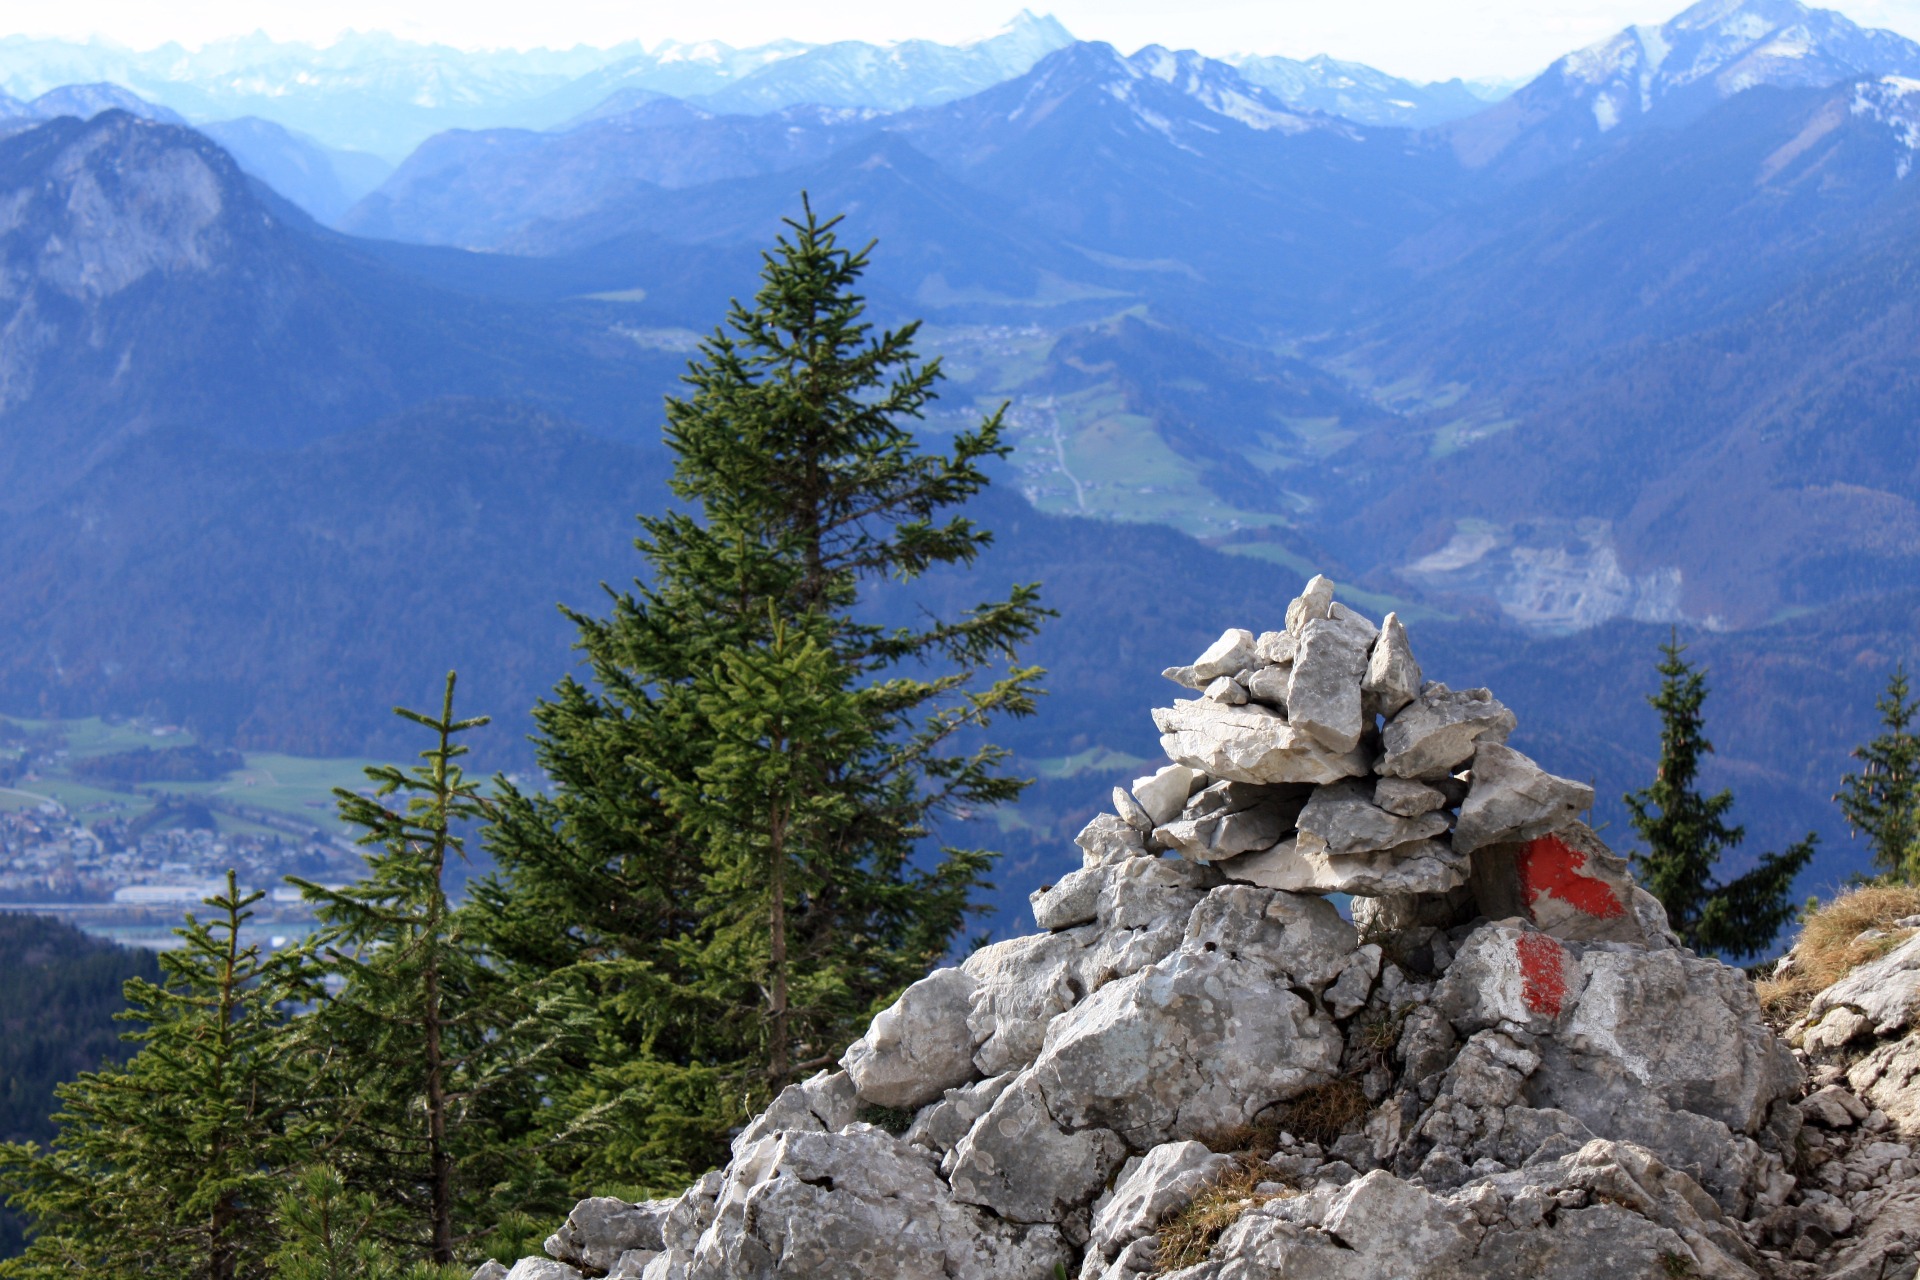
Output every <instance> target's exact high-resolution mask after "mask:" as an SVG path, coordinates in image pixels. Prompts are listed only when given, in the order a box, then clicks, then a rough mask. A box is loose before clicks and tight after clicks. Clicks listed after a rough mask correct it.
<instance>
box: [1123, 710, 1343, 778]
mask: <svg viewBox="0 0 1920 1280" xmlns="http://www.w3.org/2000/svg"><path fill="white" fill-rule="evenodd" d="M1153 722H1154V724H1155V725H1157V726H1158V727H1159V729H1160V749H1161V750H1162V751H1164V752H1166V753H1167V757H1168V758H1169V759H1171V760H1173V761H1175V762H1176V763H1179V764H1183V765H1186V766H1188V767H1189V768H1192V769H1197V770H1199V771H1200V772H1201V773H1204V774H1206V775H1207V776H1209V777H1212V778H1226V779H1229V780H1231V781H1234V782H1264V783H1276V782H1307V783H1323V782H1337V781H1339V780H1340V779H1341V778H1353V777H1359V776H1360V775H1361V774H1364V773H1365V772H1366V771H1367V769H1368V767H1369V761H1368V759H1367V757H1366V755H1365V753H1364V752H1362V751H1361V750H1359V749H1358V748H1355V749H1354V750H1351V751H1336V750H1333V749H1332V748H1330V747H1327V746H1325V745H1324V744H1323V743H1321V742H1320V741H1319V740H1318V739H1317V738H1315V737H1314V736H1313V735H1311V734H1309V733H1306V732H1304V731H1302V730H1299V729H1296V728H1294V726H1293V725H1291V724H1289V723H1288V721H1287V718H1286V717H1285V716H1283V715H1281V714H1280V713H1278V712H1277V711H1273V710H1271V709H1269V708H1267V707H1263V706H1260V705H1259V704H1257V703H1248V704H1247V705H1245V706H1240V707H1229V706H1227V705H1225V704H1224V703H1219V702H1210V701H1208V700H1206V699H1204V698H1200V699H1192V700H1186V701H1180V702H1175V703H1174V704H1173V705H1172V706H1171V707H1157V708H1155V709H1154V713H1153ZM1135 794H1136V795H1137V794H1138V792H1136V793H1135Z"/></svg>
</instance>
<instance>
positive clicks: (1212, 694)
mask: <svg viewBox="0 0 1920 1280" xmlns="http://www.w3.org/2000/svg"><path fill="white" fill-rule="evenodd" d="M1200 696H1201V697H1203V698H1206V699H1208V700H1209V701H1212V702H1218V703H1221V704H1223V705H1225V706H1229V707H1239V706H1244V705H1246V701H1247V691H1246V690H1245V689H1243V688H1241V687H1240V682H1239V681H1238V680H1235V679H1234V678H1233V677H1232V676H1221V677H1220V678H1219V679H1217V680H1215V681H1213V683H1211V684H1209V685H1208V686H1207V687H1206V690H1205V692H1203V693H1202V694H1201V695H1200Z"/></svg>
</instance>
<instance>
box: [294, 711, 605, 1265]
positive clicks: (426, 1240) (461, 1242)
mask: <svg viewBox="0 0 1920 1280" xmlns="http://www.w3.org/2000/svg"><path fill="white" fill-rule="evenodd" d="M454 684H455V678H454V676H453V674H451V673H449V674H448V676H447V682H446V688H445V693H444V696H443V700H442V704H441V709H440V713H439V715H438V716H428V715H422V714H421V713H419V712H416V711H409V710H406V709H404V708H397V709H396V711H395V714H397V715H399V716H400V717H401V718H402V719H405V720H408V721H410V722H412V723H414V724H416V725H419V726H421V727H422V728H424V729H426V730H427V731H428V733H429V734H430V735H431V736H432V737H431V743H430V745H429V746H428V747H427V748H426V749H425V750H424V751H422V752H421V753H420V754H421V758H422V759H423V760H424V761H425V763H424V764H422V765H417V766H415V767H414V768H412V769H404V770H403V769H400V768H398V767H396V766H392V765H380V766H375V767H372V768H369V769H367V770H366V773H367V777H368V778H369V779H370V780H372V781H373V783H374V784H375V787H374V794H373V795H371V796H367V795H361V794H358V793H356V792H352V791H348V790H346V789H344V788H340V789H337V790H336V791H335V793H334V794H335V796H336V797H337V798H338V801H339V808H340V816H341V817H342V818H343V819H344V820H345V821H347V822H348V823H350V824H352V825H354V826H357V827H360V828H361V829H362V835H361V836H360V840H359V842H360V843H361V844H363V845H366V846H368V847H369V848H370V850H371V852H370V853H369V854H368V856H367V873H366V876H365V878H364V879H362V880H361V881H359V882H358V883H356V884H353V885H350V886H348V887H346V888H344V889H337V890H336V889H329V888H326V887H324V886H321V885H317V884H313V883H311V882H308V881H303V880H294V881H293V883H295V884H297V885H298V886H299V887H300V888H301V890H302V891H303V892H304V893H305V894H306V896H307V898H308V900H309V901H311V902H313V903H314V904H315V906H316V908H317V910H316V915H317V916H318V917H319V920H320V923H321V926H322V927H321V931H320V933H319V935H318V945H319V946H320V947H321V949H322V953H323V956H324V959H325V961H326V964H327V966H328V969H329V970H330V974H331V976H332V977H333V978H334V979H335V980H336V983H337V985H338V990H337V992H336V993H335V994H333V995H332V996H331V997H329V998H328V999H327V1000H326V1001H325V1002H323V1003H322V1004H321V1006H320V1008H319V1009H318V1010H317V1012H316V1013H315V1014H314V1015H313V1016H312V1017H310V1018H308V1019H305V1020H304V1028H305V1030H306V1032H307V1033H308V1035H309V1036H310V1037H311V1038H312V1040H313V1042H314V1043H316V1044H317V1045H319V1046H320V1047H321V1049H322V1051H323V1052H324V1054H325V1057H326V1060H327V1061H328V1062H329V1064H330V1065H331V1068H332V1069H331V1070H329V1071H328V1072H326V1079H327V1080H328V1081H329V1082H330V1083H331V1084H332V1085H333V1086H334V1092H333V1093H332V1094H330V1095H329V1097H328V1101H329V1103H330V1106H329V1119H330V1124H331V1126H332V1129H331V1132H330V1134H329V1140H328V1143H327V1147H326V1151H325V1153H324V1154H325V1156H326V1158H327V1159H328V1160H329V1161H330V1163H331V1165H332V1167H333V1168H334V1169H335V1170H337V1171H338V1174H339V1176H341V1177H342V1178H344V1179H345V1181H346V1184H347V1185H348V1186H349V1187H351V1188H352V1189H353V1190H354V1191H355V1192H358V1193H362V1194H371V1195H372V1196H373V1197H375V1198H376V1199H377V1201H378V1202H379V1203H380V1204H382V1205H383V1206H386V1207H388V1208H389V1209H391V1210H393V1211H394V1213H393V1214H392V1215H391V1217H390V1218H389V1219H387V1220H386V1221H387V1222H389V1223H390V1224H391V1225H390V1226H389V1227H387V1228H386V1240H385V1243H386V1244H387V1245H389V1246H391V1247H392V1249H393V1250H394V1251H395V1256H397V1257H398V1258H399V1259H400V1260H401V1261H403V1262H411V1261H413V1260H416V1259H420V1258H422V1257H424V1259H425V1260H427V1261H430V1262H431V1263H433V1264H436V1265H444V1264H447V1263H451V1262H453V1261H455V1259H456V1257H457V1256H458V1254H459V1253H460V1251H461V1250H462V1249H463V1248H464V1246H466V1244H467V1243H468V1242H469V1241H470V1240H472V1239H473V1238H474V1237H475V1236H477V1235H478V1234H480V1233H482V1232H484V1231H486V1230H488V1229H490V1228H491V1227H492V1225H493V1223H494V1221H495V1220H496V1219H497V1218H498V1217H499V1216H500V1215H502V1214H504V1213H506V1212H508V1211H510V1210H512V1209H515V1208H522V1209H523V1208H526V1207H528V1206H529V1205H532V1204H537V1203H540V1202H541V1201H542V1200H544V1201H546V1202H547V1203H550V1204H553V1205H556V1206H557V1205H558V1204H559V1203H560V1202H561V1201H562V1200H563V1199H564V1197H563V1196H561V1195H560V1191H559V1187H558V1185H557V1184H555V1183H553V1182H551V1180H544V1181H543V1175H544V1166H543V1164H542V1161H541V1153H540V1152H538V1151H536V1150H535V1149H533V1148H532V1147H530V1146H528V1145H525V1144H524V1143H520V1142H516V1140H515V1135H525V1134H528V1133H533V1132H537V1131H538V1130H539V1129H540V1127H541V1123H542V1121H541V1117H540V1115H539V1113H540V1111H541V1110H542V1108H543V1107H544V1106H545V1105H546V1104H545V1093H546V1090H547V1088H548V1080H547V1076H548V1073H549V1072H551V1071H552V1070H554V1069H556V1068H557V1067H559V1066H560V1065H561V1064H562V1063H563V1060H564V1057H565V1055H566V1053H567V1052H568V1051H569V1050H575V1049H578V1048H579V1047H580V1045H581V1044H582V1043H584V1036H585V1034H586V1028H587V1016H586V1013H585V1010H584V1009H583V1008H582V1007H580V1005H579V1003H578V1001H577V999H576V998H575V997H574V996H573V995H572V993H571V992H569V991H568V990H567V989H565V988H555V987H551V986H543V985H541V984H539V983H531V984H520V983H516V982H515V981H513V980H512V979H510V978H509V977H508V976H507V975H505V974H504V973H502V972H501V971H500V970H499V969H498V968H497V967H496V966H495V965H494V964H493V963H492V962H491V959H490V957H489V956H488V955H487V954H486V951H485V948H484V946H483V945H482V944H481V943H480V942H479V941H478V940H477V938H476V937H475V935H474V933H473V931H472V930H471V929H470V928H468V926H467V922H466V919H465V917H464V916H462V915H461V914H460V913H459V912H457V911H456V910H455V909H454V906H453V903H452V901H451V899H450V898H449V896H448V893H447V885H446V877H447V872H448V870H449V863H450V862H451V861H452V860H453V859H455V858H460V857H464V856H465V836H464V835H463V834H462V829H463V828H464V827H465V826H467V825H470V824H472V823H475V822H477V821H479V820H481V819H482V818H484V817H485V816H486V813H487V808H488V806H487V802H486V799H485V797H484V796H483V795H482V793H481V790H480V785H479V784H478V783H477V782H475V781H473V780H472V779H469V778H468V777H467V776H466V774H465V773H464V771H463V770H462V768H461V766H460V764H459V760H460V758H461V757H462V756H464V755H465V754H466V753H467V747H466V746H465V745H464V744H462V743H460V742H458V741H456V739H457V738H458V737H459V736H460V735H461V734H463V733H466V732H468V731H469V730H472V729H475V728H478V727H479V726H481V725H483V724H486V723H487V719H486V717H484V716H481V717H475V718H472V719H465V720H460V719H455V718H454V714H453V694H454ZM390 797H403V798H404V804H395V803H391V802H390V801H389V798H390Z"/></svg>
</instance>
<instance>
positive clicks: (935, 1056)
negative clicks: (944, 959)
mask: <svg viewBox="0 0 1920 1280" xmlns="http://www.w3.org/2000/svg"><path fill="white" fill-rule="evenodd" d="M978 985H979V984H978V983H976V982H975V980H974V978H973V975H972V974H970V973H968V972H967V971H966V970H965V969H935V970H934V971H933V972H932V973H930V974H928V975H927V976H926V977H924V978H922V979H920V981H918V982H916V983H914V984H913V985H912V986H910V987H908V988H907V989H906V990H905V991H903V992H902V993H901V994H900V998H899V999H898V1000H895V1001H894V1002H893V1003H892V1004H890V1005H888V1006H887V1007H886V1008H885V1009H883V1010H881V1011H880V1013H879V1014H878V1015H877V1016H876V1017H875V1018H874V1020H873V1024H872V1025H871V1026H869V1027H868V1028H867V1034H866V1035H864V1036H862V1037H861V1038H860V1039H858V1040H856V1041H854V1042H853V1044H852V1045H851V1046H850V1047H849V1048H848V1049H847V1052H846V1055H845V1056H844V1057H842V1058H841V1060H840V1065H841V1066H843V1067H845V1068H846V1071H847V1075H848V1076H849V1077H851V1078H852V1080H853V1086H854V1089H855V1090H856V1091H858V1093H859V1095H860V1097H861V1098H862V1100H864V1101H866V1102H870V1103H873V1104H874V1105H875V1106H881V1107H898V1108H900V1109H902V1110H913V1109H916V1108H918V1107H922V1106H924V1105H926V1104H927V1103H929V1102H932V1101H933V1100H934V1099H935V1098H938V1097H939V1096H940V1095H941V1094H943V1093H945V1092H946V1091H947V1090H948V1089H952V1088H955V1087H956V1086H958V1085H963V1084H965V1083H967V1082H968V1081H969V1080H972V1079H973V1078H974V1068H973V1036H972V1033H971V1032H970V1030H969V1029H968V1023H967V1020H968V1016H969V1014H970V1012H971V1009H972V1001H973V992H974V988H975V987H976V986H978Z"/></svg>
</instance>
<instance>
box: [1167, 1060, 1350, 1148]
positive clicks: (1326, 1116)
mask: <svg viewBox="0 0 1920 1280" xmlns="http://www.w3.org/2000/svg"><path fill="white" fill-rule="evenodd" d="M1367 1110H1368V1107H1367V1095H1366V1093H1365V1091H1364V1090H1362V1089H1361V1088H1360V1082H1359V1081H1358V1080H1355V1079H1353V1078H1352V1077H1351V1076H1343V1077H1341V1078H1340V1079H1338V1080H1330V1081H1328V1082H1327V1083H1326V1084H1317V1085H1314V1086H1313V1087H1312V1088H1311V1089H1308V1090H1306V1091H1305V1092H1304V1093H1301V1094H1299V1095H1297V1096H1296V1097H1294V1098H1292V1099H1291V1100H1290V1101H1287V1102H1282V1103H1279V1104H1278V1105H1276V1106H1271V1107H1268V1108H1267V1109H1266V1110H1265V1111H1263V1112H1261V1113H1260V1115H1259V1116H1258V1117H1256V1118H1255V1120H1254V1122H1253V1123H1252V1124H1242V1125H1235V1126H1234V1127H1233V1128H1231V1129H1222V1130H1220V1131H1218V1132H1216V1133H1209V1134H1206V1135H1204V1136H1202V1137H1201V1139H1200V1140H1201V1141H1202V1142H1204V1143H1206V1144H1207V1149H1208V1150H1209V1151H1212V1152H1215V1153H1216V1154H1219V1155H1227V1156H1236V1155H1244V1156H1251V1157H1253V1158H1254V1159H1256V1160H1265V1159H1266V1158H1267V1157H1268V1156H1270V1155H1272V1154H1273V1153H1274V1152H1276V1151H1278V1150H1279V1149H1280V1135H1281V1134H1282V1133H1290V1134H1292V1135H1293V1136H1294V1137H1296V1138H1298V1139H1300V1141H1302V1142H1317V1143H1319V1144H1320V1145H1321V1146H1323V1147H1325V1146H1330V1145H1332V1143H1333V1140H1334V1139H1335V1138H1338V1137H1339V1136H1340V1135H1342V1134H1344V1133H1346V1132H1347V1131H1348V1130H1350V1129H1352V1128H1353V1126H1354V1125H1356V1124H1358V1123H1359V1122H1360V1121H1361V1120H1362V1119H1364V1118H1365V1117H1366V1114H1367Z"/></svg>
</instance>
